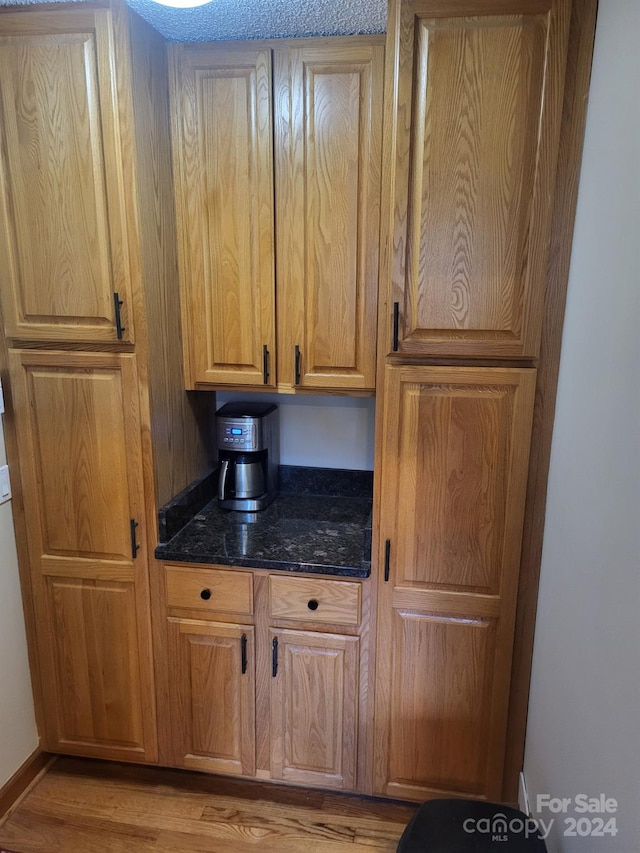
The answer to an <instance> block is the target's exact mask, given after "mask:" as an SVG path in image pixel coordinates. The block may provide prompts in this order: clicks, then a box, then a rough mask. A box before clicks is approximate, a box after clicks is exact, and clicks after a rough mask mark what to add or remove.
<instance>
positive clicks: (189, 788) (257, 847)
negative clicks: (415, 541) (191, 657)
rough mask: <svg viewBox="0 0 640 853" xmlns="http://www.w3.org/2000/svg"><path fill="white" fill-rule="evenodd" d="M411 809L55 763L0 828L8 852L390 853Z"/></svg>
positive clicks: (183, 775) (171, 774)
mask: <svg viewBox="0 0 640 853" xmlns="http://www.w3.org/2000/svg"><path fill="white" fill-rule="evenodd" d="M415 808H416V807H415V806H411V805H407V804H401V803H392V802H386V801H381V800H374V799H368V798H362V797H355V796H349V795H344V794H333V793H327V792H323V791H315V790H309V789H303V788H285V787H283V786H278V785H271V784H268V783H259V782H243V781H240V780H237V779H228V778H222V777H216V776H207V775H204V774H198V773H190V772H186V771H179V770H157V769H155V768H149V767H135V766H129V765H122V764H112V763H108V762H101V761H90V760H84V759H73V758H60V759H59V760H58V761H57V762H56V763H55V764H54V765H53V767H52V768H51V769H50V770H49V772H48V773H47V774H46V775H45V776H44V777H43V778H42V779H41V780H40V781H39V782H38V783H37V784H36V785H35V786H34V787H33V789H32V790H31V791H30V792H29V793H28V794H27V795H26V797H25V798H24V799H23V801H22V802H21V803H20V805H19V806H18V807H17V808H16V809H15V810H14V811H13V813H12V814H10V815H9V817H8V818H6V819H5V821H4V823H3V824H1V825H0V848H2V847H6V848H8V849H9V850H11V851H15V853H104V851H109V852H110V853H169V851H171V853H180V851H184V853H186V851H188V853H203V851H207V853H226V851H234V853H247V851H254V853H255V851H260V853H268V851H279V853H280V851H282V853H392V851H395V849H396V845H397V843H398V839H399V838H400V835H401V834H402V830H403V828H404V827H405V825H406V824H407V823H408V821H409V820H410V818H411V817H412V815H413V813H414V812H415Z"/></svg>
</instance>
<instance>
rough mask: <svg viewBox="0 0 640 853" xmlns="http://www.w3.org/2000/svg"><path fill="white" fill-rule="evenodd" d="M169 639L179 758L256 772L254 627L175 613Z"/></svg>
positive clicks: (217, 769)
mask: <svg viewBox="0 0 640 853" xmlns="http://www.w3.org/2000/svg"><path fill="white" fill-rule="evenodd" d="M168 641H169V642H168V649H169V660H168V668H169V673H170V679H171V684H172V690H171V693H170V696H169V702H170V709H169V711H170V714H171V719H172V726H173V739H172V747H173V753H174V757H173V761H174V763H175V764H177V765H179V766H180V767H188V768H190V769H192V770H208V771H211V772H213V773H225V774H226V773H229V774H233V775H237V774H242V775H244V776H253V775H254V774H255V768H256V731H255V727H256V723H255V640H254V628H253V626H251V625H233V624H229V623H219V622H203V621H195V620H189V619H174V618H170V619H169V620H168Z"/></svg>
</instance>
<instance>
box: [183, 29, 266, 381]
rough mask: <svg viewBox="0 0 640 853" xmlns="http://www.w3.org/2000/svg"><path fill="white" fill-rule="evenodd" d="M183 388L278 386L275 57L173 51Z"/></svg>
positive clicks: (234, 50) (187, 48)
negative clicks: (273, 91)
mask: <svg viewBox="0 0 640 853" xmlns="http://www.w3.org/2000/svg"><path fill="white" fill-rule="evenodd" d="M171 57H172V78H171V79H172V94H173V121H174V126H173V138H174V172H175V182H176V184H175V186H176V210H177V217H178V228H179V231H178V235H179V247H180V252H179V261H180V279H181V287H182V321H183V331H184V338H183V340H184V350H185V352H184V360H185V372H186V384H187V387H188V388H194V387H196V386H198V385H202V384H205V385H207V384H213V385H225V384H227V385H236V386H242V387H244V386H247V385H266V386H271V387H273V386H274V385H275V361H274V359H275V293H274V275H275V267H274V264H275V256H274V251H275V249H274V226H273V215H274V214H273V153H272V148H273V143H272V136H273V129H272V121H273V119H272V81H271V53H270V51H269V50H268V49H266V48H265V49H260V48H258V47H252V48H244V49H243V48H240V47H235V46H228V45H227V46H211V45H175V46H174V48H173V50H172V52H171Z"/></svg>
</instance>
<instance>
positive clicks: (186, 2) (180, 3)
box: [154, 0, 211, 9]
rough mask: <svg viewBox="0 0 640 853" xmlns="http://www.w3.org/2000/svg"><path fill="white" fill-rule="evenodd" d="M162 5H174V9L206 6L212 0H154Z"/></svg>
mask: <svg viewBox="0 0 640 853" xmlns="http://www.w3.org/2000/svg"><path fill="white" fill-rule="evenodd" d="M154 3H160V5H161V6H172V7H173V8H174V9H191V8H193V7H195V6H205V5H206V4H207V3H211V0H154Z"/></svg>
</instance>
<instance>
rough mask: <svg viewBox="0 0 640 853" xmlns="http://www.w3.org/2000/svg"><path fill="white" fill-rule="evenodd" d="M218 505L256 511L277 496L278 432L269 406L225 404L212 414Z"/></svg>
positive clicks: (274, 410)
mask: <svg viewBox="0 0 640 853" xmlns="http://www.w3.org/2000/svg"><path fill="white" fill-rule="evenodd" d="M216 433H217V440H218V459H219V462H220V468H219V474H218V504H219V506H220V507H221V508H222V509H235V510H241V511H243V512H256V511H257V510H260V509H264V508H265V507H266V506H268V505H269V504H270V503H271V501H272V500H273V499H274V498H275V497H276V495H277V494H278V466H279V464H280V432H279V423H278V407H277V406H275V405H274V404H273V403H226V404H225V405H224V406H222V408H220V409H218V411H217V412H216Z"/></svg>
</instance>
